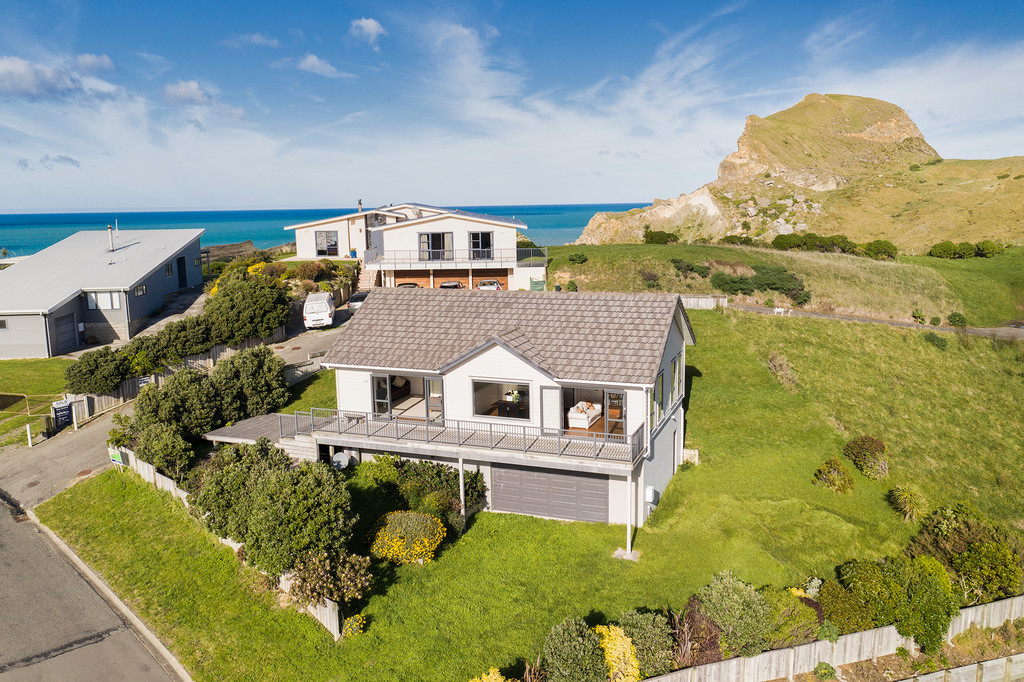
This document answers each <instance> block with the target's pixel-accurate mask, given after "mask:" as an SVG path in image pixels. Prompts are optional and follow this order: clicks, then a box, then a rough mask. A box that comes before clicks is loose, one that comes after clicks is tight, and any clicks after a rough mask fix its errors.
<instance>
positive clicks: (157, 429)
mask: <svg viewBox="0 0 1024 682" xmlns="http://www.w3.org/2000/svg"><path fill="white" fill-rule="evenodd" d="M135 456H136V457H138V458H139V459H141V460H142V461H143V462H149V463H150V464H152V465H153V466H155V467H156V468H157V469H159V470H160V471H161V473H163V474H165V475H167V476H170V477H171V478H173V479H174V480H175V481H180V480H181V478H182V477H183V476H184V474H185V472H186V471H188V470H189V468H190V467H191V466H192V461H193V460H194V459H195V453H194V452H193V451H192V448H191V446H189V444H188V443H187V442H185V439H184V438H182V437H181V435H180V434H179V433H178V431H177V430H176V429H175V428H174V427H173V426H171V425H169V424H162V423H159V422H157V423H154V424H149V425H148V426H146V427H145V428H144V429H142V431H140V432H139V435H138V438H137V440H136V443H135Z"/></svg>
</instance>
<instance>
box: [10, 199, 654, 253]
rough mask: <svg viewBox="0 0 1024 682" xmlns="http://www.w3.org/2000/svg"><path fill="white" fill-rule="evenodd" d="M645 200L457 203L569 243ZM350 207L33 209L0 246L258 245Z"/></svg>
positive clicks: (544, 238)
mask: <svg viewBox="0 0 1024 682" xmlns="http://www.w3.org/2000/svg"><path fill="white" fill-rule="evenodd" d="M644 205H645V204H561V205H533V206H529V205H524V206H459V207H456V208H462V209H465V210H467V211H475V212H478V213H489V214H491V215H497V216H506V217H509V218H512V217H515V218H518V219H520V220H522V221H523V222H524V223H526V225H527V229H526V230H524V234H525V235H526V236H527V237H529V238H530V239H532V240H533V241H534V243H536V244H538V245H540V246H552V245H556V244H567V243H569V242H573V241H575V240H576V239H577V238H579V236H580V235H581V234H582V233H583V228H584V227H586V225H587V222H588V221H589V220H590V218H591V217H592V216H593V215H594V214H595V213H612V212H620V211H628V210H630V209H632V208H638V207H641V206H644ZM355 210H356V209H354V208H326V209H295V210H271V211H153V212H124V213H114V212H110V213H34V214H8V215H0V248H4V249H7V251H8V253H9V254H10V255H11V256H29V255H31V254H33V253H36V252H37V251H41V250H42V249H45V248H46V247H47V246H50V245H51V244H55V243H56V242H59V241H60V240H61V239H64V238H65V237H67V236H69V235H71V234H74V233H75V232H78V231H79V230H103V229H106V227H107V225H113V224H114V221H115V220H116V221H117V225H118V227H120V228H124V229H126V230H153V229H166V228H179V229H183V228H197V227H198V228H203V229H205V230H206V233H205V234H204V235H203V237H202V243H203V244H206V245H213V244H233V243H236V242H242V241H245V240H247V239H251V240H252V241H253V244H255V245H256V247H257V248H267V247H270V246H277V245H278V244H284V243H287V242H290V241H293V238H292V233H291V232H285V231H284V229H282V228H284V227H285V226H286V225H296V224H298V223H305V222H310V221H313V220H322V219H324V218H330V217H333V216H338V215H344V214H346V213H352V212H354V211H355Z"/></svg>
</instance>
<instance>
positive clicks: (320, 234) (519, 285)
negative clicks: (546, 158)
mask: <svg viewBox="0 0 1024 682" xmlns="http://www.w3.org/2000/svg"><path fill="white" fill-rule="evenodd" d="M285 229H286V230H294V231H295V246H296V250H297V257H298V258H301V259H311V260H312V259H319V258H344V257H349V258H357V259H359V260H361V261H362V264H363V269H364V271H365V272H366V273H368V274H369V278H368V279H367V280H365V281H364V286H363V287H362V288H369V287H372V286H384V287H394V286H398V285H401V284H415V285H417V286H420V287H423V288H426V289H434V288H437V287H439V286H440V285H441V284H443V283H446V282H458V283H459V284H461V285H462V287H464V288H467V289H472V288H474V287H476V286H477V285H478V284H479V283H480V282H482V281H487V280H497V281H498V283H499V285H500V286H501V287H502V288H503V289H531V288H541V289H542V288H543V287H544V283H545V281H546V280H545V272H546V266H547V250H546V249H538V248H520V247H518V245H517V230H518V229H526V224H525V223H523V221H521V220H517V219H515V218H505V217H502V216H493V215H486V214H483V213H472V212H469V211H462V210H459V209H449V208H438V207H436V206H426V205H423V204H399V205H397V206H383V207H380V208H374V209H368V210H365V211H364V210H359V211H357V212H355V213H349V214H346V215H342V216H337V217H335V218H328V219H326V220H318V221H315V222H311V223H303V224H301V225H291V226H289V227H286V228H285Z"/></svg>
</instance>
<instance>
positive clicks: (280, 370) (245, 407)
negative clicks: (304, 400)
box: [210, 346, 289, 422]
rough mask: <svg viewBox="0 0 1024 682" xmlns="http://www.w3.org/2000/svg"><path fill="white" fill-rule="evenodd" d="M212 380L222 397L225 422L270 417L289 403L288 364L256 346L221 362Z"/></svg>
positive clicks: (266, 349) (262, 347) (265, 347)
mask: <svg viewBox="0 0 1024 682" xmlns="http://www.w3.org/2000/svg"><path fill="white" fill-rule="evenodd" d="M210 380H211V382H212V383H213V386H214V387H215V388H216V391H217V393H218V394H219V396H220V405H221V416H222V418H223V419H224V421H229V422H234V421H238V420H241V419H246V418H248V417H255V416H257V415H261V414H269V413H271V412H273V411H274V410H276V409H277V408H279V407H281V406H282V405H284V404H285V403H286V402H288V396H289V393H288V382H287V381H285V378H284V361H283V360H282V359H281V358H279V357H278V356H277V355H276V354H275V353H274V351H272V350H270V348H268V347H267V346H256V347H255V348H250V349H248V350H243V351H241V352H239V353H235V354H234V355H232V356H231V357H229V358H226V359H224V360H221V361H220V362H218V363H217V364H216V366H215V367H214V368H213V373H212V374H211V375H210Z"/></svg>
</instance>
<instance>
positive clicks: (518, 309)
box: [294, 288, 694, 525]
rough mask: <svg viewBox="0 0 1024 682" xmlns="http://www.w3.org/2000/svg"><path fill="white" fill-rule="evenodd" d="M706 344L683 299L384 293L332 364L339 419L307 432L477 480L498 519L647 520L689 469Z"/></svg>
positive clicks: (368, 306)
mask: <svg viewBox="0 0 1024 682" xmlns="http://www.w3.org/2000/svg"><path fill="white" fill-rule="evenodd" d="M693 342H694V337H693V331H692V329H691V327H690V322H689V319H688V318H687V316H686V311H685V310H684V309H683V305H682V303H681V301H680V299H679V297H678V296H677V295H675V294H610V293H608V294H606V293H573V294H564V293H563V294H558V293H553V292H551V293H547V292H527V291H457V290H430V289H401V288H399V289H388V288H377V289H374V290H373V291H372V292H371V293H370V295H369V297H368V298H367V299H366V302H365V303H364V304H363V307H362V308H361V309H360V311H359V314H358V315H356V316H354V317H353V318H352V319H351V320H350V321H348V322H347V323H346V324H345V325H344V326H343V327H342V330H341V333H340V334H339V335H338V338H337V340H336V341H335V343H334V345H333V347H332V348H331V350H330V351H329V352H328V354H327V355H326V357H325V358H324V361H323V364H324V366H326V367H330V368H333V369H334V370H335V375H336V380H337V409H333V408H332V409H314V410H311V411H310V412H307V413H299V414H298V415H297V416H296V417H295V418H294V419H295V424H296V425H297V428H296V432H297V436H296V437H297V438H300V439H302V438H306V439H309V438H312V439H314V440H315V441H316V442H317V444H318V448H319V447H320V446H328V449H329V450H330V451H331V452H332V453H334V456H335V457H336V458H337V457H339V456H341V458H342V459H344V458H345V456H346V455H347V456H348V457H355V458H357V459H360V460H362V459H365V458H368V457H372V456H374V455H376V454H378V453H391V454H397V455H400V456H402V457H404V458H410V459H429V460H432V461H436V462H444V463H447V464H451V465H453V466H456V467H460V468H464V469H472V470H475V471H480V472H482V473H483V475H484V477H485V480H486V482H487V486H488V489H489V500H488V505H489V508H490V509H491V510H493V511H501V512H516V513H521V514H531V515H534V516H542V517H548V518H555V519H570V520H584V521H599V522H607V523H627V524H636V525H641V524H642V523H643V521H644V519H645V518H646V517H647V515H648V514H649V513H650V511H651V510H652V509H653V507H654V505H655V504H657V502H658V499H659V497H660V495H661V493H662V492H663V491H664V489H665V486H666V485H667V484H668V481H669V479H670V478H671V477H672V475H673V473H674V472H675V471H676V468H677V467H678V465H679V464H680V463H681V462H682V447H683V435H684V434H683V430H684V423H683V417H684V415H683V394H684V386H685V382H684V373H685V363H686V346H687V345H692V344H693Z"/></svg>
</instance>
